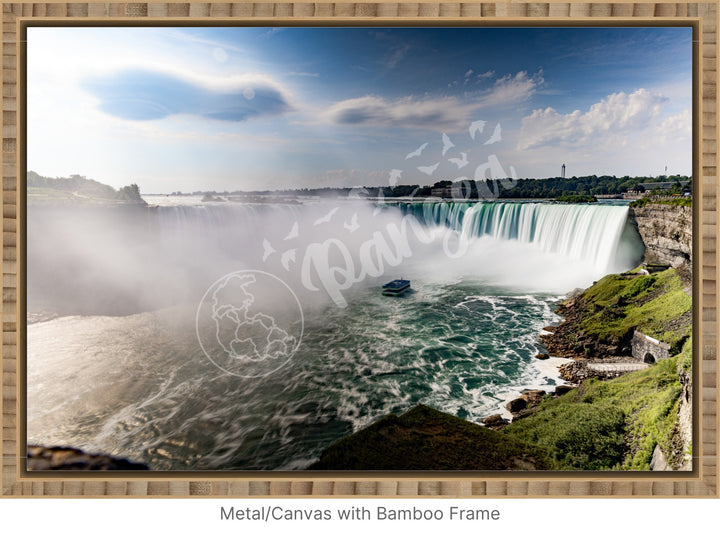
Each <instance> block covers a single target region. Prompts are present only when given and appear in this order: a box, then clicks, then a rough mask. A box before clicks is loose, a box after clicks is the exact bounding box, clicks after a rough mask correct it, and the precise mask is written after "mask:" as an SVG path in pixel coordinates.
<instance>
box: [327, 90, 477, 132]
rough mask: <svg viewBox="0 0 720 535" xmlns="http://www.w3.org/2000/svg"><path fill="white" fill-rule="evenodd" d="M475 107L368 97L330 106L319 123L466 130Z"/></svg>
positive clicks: (450, 101)
mask: <svg viewBox="0 0 720 535" xmlns="http://www.w3.org/2000/svg"><path fill="white" fill-rule="evenodd" d="M475 107H476V106H474V105H472V104H466V103H462V102H460V101H459V100H458V99H456V98H454V97H445V98H436V99H423V100H417V99H414V98H412V97H406V98H402V99H397V100H393V101H389V100H386V99H384V98H382V97H378V96H373V95H368V96H365V97H360V98H354V99H349V100H343V101H341V102H337V103H336V104H333V105H332V106H330V108H328V110H327V111H326V112H324V113H323V114H321V120H323V121H325V122H329V123H331V124H340V125H355V126H374V127H404V128H430V129H434V130H441V129H447V130H451V129H456V128H465V127H466V126H467V125H466V122H467V117H468V115H469V114H470V113H471V112H472V110H473V109H474V108H475Z"/></svg>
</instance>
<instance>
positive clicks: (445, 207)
mask: <svg viewBox="0 0 720 535" xmlns="http://www.w3.org/2000/svg"><path fill="white" fill-rule="evenodd" d="M404 209H405V211H407V212H409V213H411V214H413V215H415V216H416V217H420V218H421V219H422V220H423V221H424V222H425V223H431V224H435V225H443V226H447V227H449V228H452V229H454V230H456V231H458V232H459V233H460V234H461V236H462V237H464V238H465V239H471V238H474V237H484V236H486V237H490V238H493V239H494V240H505V241H517V242H520V243H525V244H530V245H532V246H534V247H536V248H537V249H538V250H540V251H543V252H546V253H552V254H557V255H561V256H564V257H567V258H569V259H574V260H582V261H585V262H588V263H590V264H592V265H593V266H595V267H596V268H597V269H599V270H603V271H612V270H615V269H626V268H627V267H630V266H631V265H632V263H633V262H635V261H637V260H638V258H639V253H641V252H642V243H641V242H640V238H639V236H637V233H634V235H633V232H632V228H628V217H627V216H628V207H627V206H613V205H589V204H582V205H568V204H550V203H477V204H468V203H425V204H407V205H405V206H404ZM623 240H625V241H626V242H627V241H630V242H634V243H632V244H631V246H630V247H627V244H625V245H626V246H625V247H622V248H621V247H620V246H621V241H623Z"/></svg>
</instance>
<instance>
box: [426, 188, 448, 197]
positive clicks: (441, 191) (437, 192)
mask: <svg viewBox="0 0 720 535" xmlns="http://www.w3.org/2000/svg"><path fill="white" fill-rule="evenodd" d="M430 195H431V196H432V197H441V198H443V199H450V198H452V186H440V187H438V188H433V189H431V190H430Z"/></svg>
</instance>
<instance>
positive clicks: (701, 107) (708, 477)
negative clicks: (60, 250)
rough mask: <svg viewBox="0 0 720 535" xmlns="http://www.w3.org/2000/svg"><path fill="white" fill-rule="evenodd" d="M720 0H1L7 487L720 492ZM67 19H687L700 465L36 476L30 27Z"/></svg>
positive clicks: (81, 492) (302, 493)
mask: <svg viewBox="0 0 720 535" xmlns="http://www.w3.org/2000/svg"><path fill="white" fill-rule="evenodd" d="M717 21H718V4H717V2H716V1H710V2H641V1H638V2H622V1H621V2H615V3H584V2H583V3H581V2H554V1H551V2H539V3H528V2H474V1H471V2H460V3H450V2H405V1H399V2H394V3H389V2H377V3H373V2H367V3H336V2H325V1H317V2H294V3H272V2H257V3H256V2H236V3H214V2H189V3H181V2H139V3H116V2H108V3H100V2H98V3H85V2H78V3H58V2H48V3H33V2H4V3H3V5H2V29H3V39H2V43H0V53H1V54H2V59H3V82H2V83H3V90H2V107H1V113H2V127H3V135H2V138H3V139H2V185H3V189H2V191H3V196H2V203H1V204H0V212H1V213H2V221H3V235H2V248H3V260H2V282H3V284H2V286H3V298H2V312H1V313H2V368H1V371H0V373H1V374H2V381H0V393H1V396H0V404H1V408H2V410H1V413H2V428H1V429H0V442H1V443H2V461H1V462H2V492H1V494H0V495H1V496H2V497H3V498H7V497H32V496H58V497H60V496H62V497H100V496H107V497H192V496H205V497H216V498H229V497H246V496H256V497H274V496H278V497H281V496H293V497H350V496H353V497H362V496H365V497H367V496H382V497H475V496H477V497H570V496H572V497H591V496H607V497H616V498H624V497H669V496H677V497H680V496H685V497H718V485H717V483H718V481H717V480H718V475H719V473H718V462H717V461H718V451H717V443H718V436H717V435H718V397H717V393H718V373H717V365H716V362H717V361H716V359H717V333H718V323H717V309H718V293H717V268H718V260H719V257H718V249H717V234H718V217H717V215H718V205H717V196H718V192H719V183H718V177H717V149H718V123H717V112H718V98H717V83H718V71H717V52H718V44H717V33H718V28H717ZM30 22H41V23H49V24H55V25H63V24H86V25H90V24H98V25H114V24H143V25H145V24H146V25H152V24H170V23H177V24H183V23H193V24H199V25H201V24H218V23H222V24H228V25H243V24H252V25H263V24H265V25H283V24H306V25H330V26H332V25H340V24H364V25H372V24H386V25H387V24H393V23H398V24H400V23H402V24H418V25H432V24H443V25H453V24H454V25H460V24H473V25H483V24H496V25H497V24H537V25H548V24H553V23H556V24H568V23H570V24H588V25H614V24H617V25H632V24H634V23H642V24H650V25H652V24H657V25H660V24H668V25H674V24H683V25H691V26H692V27H693V35H694V46H693V62H694V64H693V70H694V73H695V84H694V91H693V141H694V143H693V151H694V152H693V155H694V156H693V176H694V177H696V179H695V180H694V188H695V191H694V196H695V198H696V202H694V203H693V219H694V228H693V285H694V286H693V307H694V308H693V325H694V329H693V336H694V337H695V338H694V344H693V351H694V355H693V359H694V360H693V385H694V392H693V400H694V411H693V414H694V418H693V425H694V433H693V436H694V440H693V444H694V446H693V450H694V451H693V470H692V471H690V472H660V473H658V472H648V473H638V472H632V473H629V472H628V473H620V472H608V473H600V472H591V473H588V472H578V473H566V472H562V473H560V472H538V473H537V475H530V474H529V473H527V472H518V473H509V472H501V473H478V474H475V473H467V474H466V473H439V472H419V473H413V474H412V476H408V475H406V474H393V473H382V472H369V473H354V472H348V473H341V472H332V473H327V474H318V473H317V472H315V473H303V472H298V473H297V474H295V473H293V474H288V473H278V474H274V473H272V472H263V473H249V474H244V473H235V472H234V473H223V472H209V473H192V472H187V473H186V472H177V473H168V472H159V473H152V472H146V473H144V474H142V475H139V474H136V473H133V474H129V473H122V472H117V473H112V472H93V473H90V472H73V473H70V472H63V473H58V474H57V475H55V474H53V475H51V476H50V475H48V473H47V472H45V473H42V474H32V473H28V472H27V471H26V470H25V468H24V458H25V455H26V454H25V451H24V450H25V447H26V443H25V440H24V430H25V424H24V422H23V421H22V420H23V418H22V416H23V411H22V407H23V405H22V403H23V397H24V393H25V380H26V379H25V373H24V360H23V347H22V345H23V343H24V342H23V341H24V339H25V338H24V336H25V325H24V321H25V320H24V317H25V313H26V309H25V303H24V302H23V284H24V272H23V269H24V258H23V239H24V235H25V234H24V233H25V231H24V228H25V226H24V225H25V221H24V217H25V209H24V203H25V195H26V191H25V184H24V179H23V176H24V173H25V172H26V171H27V169H26V168H25V161H24V157H25V152H24V146H23V140H24V136H25V124H24V104H25V102H24V100H25V99H24V92H25V90H26V87H24V85H25V80H24V74H23V67H24V64H23V61H24V58H23V48H24V44H23V42H22V37H23V35H24V34H23V29H24V27H25V25H26V24H28V23H30Z"/></svg>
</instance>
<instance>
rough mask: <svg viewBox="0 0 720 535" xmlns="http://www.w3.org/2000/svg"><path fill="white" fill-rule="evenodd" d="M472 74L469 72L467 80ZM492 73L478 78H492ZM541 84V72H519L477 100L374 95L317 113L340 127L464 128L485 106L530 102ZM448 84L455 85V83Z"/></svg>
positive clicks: (480, 95) (498, 82)
mask: <svg viewBox="0 0 720 535" xmlns="http://www.w3.org/2000/svg"><path fill="white" fill-rule="evenodd" d="M473 74H474V72H473V71H472V70H468V71H467V72H466V73H465V76H466V77H469V76H472V75H473ZM492 74H494V72H493V71H488V72H486V73H483V74H482V75H481V76H492ZM543 83H544V79H543V76H542V71H539V72H537V73H535V74H533V75H528V73H527V72H526V71H520V72H518V73H517V74H515V75H510V74H508V75H507V76H504V77H502V78H500V79H498V80H497V81H496V82H495V84H494V86H493V87H492V88H491V89H489V90H487V91H484V92H481V93H469V94H466V97H467V96H473V95H477V97H476V98H465V99H464V100H460V99H457V98H455V97H438V98H424V99H416V98H414V97H405V98H401V99H395V100H387V99H384V98H383V97H379V96H375V95H366V96H364V97H359V98H354V99H348V100H343V101H340V102H337V103H335V104H333V105H332V106H330V107H329V108H328V109H327V110H325V111H324V112H322V113H321V114H320V119H321V121H323V122H327V123H331V124H341V125H355V126H373V127H400V128H428V129H432V130H436V131H438V130H458V129H464V128H467V124H468V121H469V120H470V118H471V115H472V114H473V112H475V111H476V110H479V109H482V108H487V107H498V106H502V105H509V104H516V103H518V102H523V101H525V100H527V99H529V98H530V97H531V96H532V95H533V94H534V93H535V91H536V90H537V88H538V87H539V86H540V85H542V84H543ZM451 85H457V83H456V82H454V83H453V84H451Z"/></svg>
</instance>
